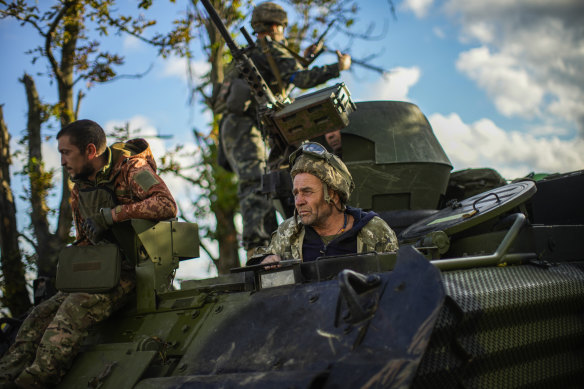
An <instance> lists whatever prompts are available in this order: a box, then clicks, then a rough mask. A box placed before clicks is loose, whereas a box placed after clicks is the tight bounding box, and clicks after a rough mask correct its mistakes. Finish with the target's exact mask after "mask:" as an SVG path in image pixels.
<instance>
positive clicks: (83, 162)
mask: <svg viewBox="0 0 584 389" xmlns="http://www.w3.org/2000/svg"><path fill="white" fill-rule="evenodd" d="M58 144H59V146H58V147H59V153H60V154H61V166H63V167H64V168H65V169H67V172H68V173H69V175H70V176H71V178H76V179H86V178H88V177H90V176H91V175H93V174H94V173H95V168H94V167H93V164H92V163H91V162H90V160H91V158H90V156H91V153H92V151H91V150H90V146H93V145H90V146H88V148H87V150H85V152H81V150H79V148H78V147H77V146H75V145H74V144H72V143H71V141H70V136H69V135H63V136H61V137H59V139H58ZM93 149H95V146H93Z"/></svg>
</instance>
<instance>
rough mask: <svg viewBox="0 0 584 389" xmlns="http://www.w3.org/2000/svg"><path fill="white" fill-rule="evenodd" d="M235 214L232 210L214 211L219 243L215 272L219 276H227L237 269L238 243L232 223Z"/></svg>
mask: <svg viewBox="0 0 584 389" xmlns="http://www.w3.org/2000/svg"><path fill="white" fill-rule="evenodd" d="M234 216H235V212H234V211H233V210H231V211H229V210H224V209H218V210H216V211H215V218H216V219H217V231H216V235H215V236H216V237H217V240H218V241H219V252H220V257H219V262H218V263H217V271H218V272H219V274H229V270H230V269H232V268H234V267H239V266H240V264H239V253H238V248H239V243H238V242H237V230H236V229H235V224H234V223H233V217H234Z"/></svg>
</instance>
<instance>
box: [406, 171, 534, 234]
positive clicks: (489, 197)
mask: <svg viewBox="0 0 584 389" xmlns="http://www.w3.org/2000/svg"><path fill="white" fill-rule="evenodd" d="M536 191H537V187H536V186H535V183H534V182H533V181H521V182H516V183H512V184H508V185H505V186H501V187H499V188H495V189H492V190H489V191H487V192H483V193H480V194H478V195H476V196H472V197H469V198H468V199H466V200H463V201H461V202H456V203H454V204H452V205H450V206H449V207H447V208H444V209H442V210H440V211H439V212H438V213H435V214H434V215H432V216H430V217H428V218H426V219H424V220H421V221H419V222H418V223H416V224H412V225H411V226H409V227H408V228H407V229H405V230H404V231H403V232H402V233H401V234H400V238H401V239H400V240H404V241H412V240H416V239H418V238H421V237H423V236H425V235H426V234H428V233H430V232H433V231H444V232H445V233H446V234H447V235H453V234H455V233H458V232H460V231H463V230H466V229H468V228H471V227H474V226H476V225H478V224H480V223H483V222H485V221H487V220H489V219H491V218H493V217H495V216H498V215H501V214H502V213H504V212H507V211H509V210H511V209H513V208H515V207H516V206H518V205H520V204H521V203H523V202H524V201H526V200H527V199H529V198H530V197H531V196H533V195H534V194H535V192H536Z"/></svg>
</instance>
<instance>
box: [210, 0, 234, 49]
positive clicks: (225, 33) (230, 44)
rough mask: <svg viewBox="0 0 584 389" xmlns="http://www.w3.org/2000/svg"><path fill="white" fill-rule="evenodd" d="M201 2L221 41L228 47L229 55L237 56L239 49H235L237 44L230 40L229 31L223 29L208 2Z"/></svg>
mask: <svg viewBox="0 0 584 389" xmlns="http://www.w3.org/2000/svg"><path fill="white" fill-rule="evenodd" d="M201 2H202V3H203V6H204V7H205V9H206V10H207V13H208V14H209V17H210V18H211V20H212V21H213V24H215V27H217V30H219V33H220V34H221V36H222V37H223V39H225V43H227V47H229V50H230V51H231V54H232V55H233V56H234V57H235V56H237V55H238V54H239V53H240V52H241V49H240V48H239V47H237V44H236V43H235V41H234V40H233V39H232V38H231V35H229V31H227V27H225V24H224V23H223V20H221V18H220V17H219V15H218V14H217V11H215V8H214V7H213V5H212V4H211V3H210V2H209V0H201Z"/></svg>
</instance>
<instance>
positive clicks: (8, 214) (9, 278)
mask: <svg viewBox="0 0 584 389" xmlns="http://www.w3.org/2000/svg"><path fill="white" fill-rule="evenodd" d="M9 142H10V135H9V134H8V129H7V128H6V123H4V111H3V106H2V105H0V185H1V187H0V215H1V219H2V220H1V223H0V252H1V254H2V257H1V261H2V275H3V278H4V279H3V283H2V292H3V293H2V294H3V296H2V299H1V301H2V305H4V306H5V307H7V308H8V309H9V310H10V312H11V313H12V316H20V315H22V314H24V313H25V312H26V311H27V310H28V309H29V308H30V306H31V303H30V300H29V298H28V291H27V290H26V280H25V278H24V266H23V264H22V260H21V253H20V247H19V245H18V230H17V229H16V206H15V204H14V198H13V196H12V189H11V187H10V165H11V163H12V161H11V158H10V143H9Z"/></svg>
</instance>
